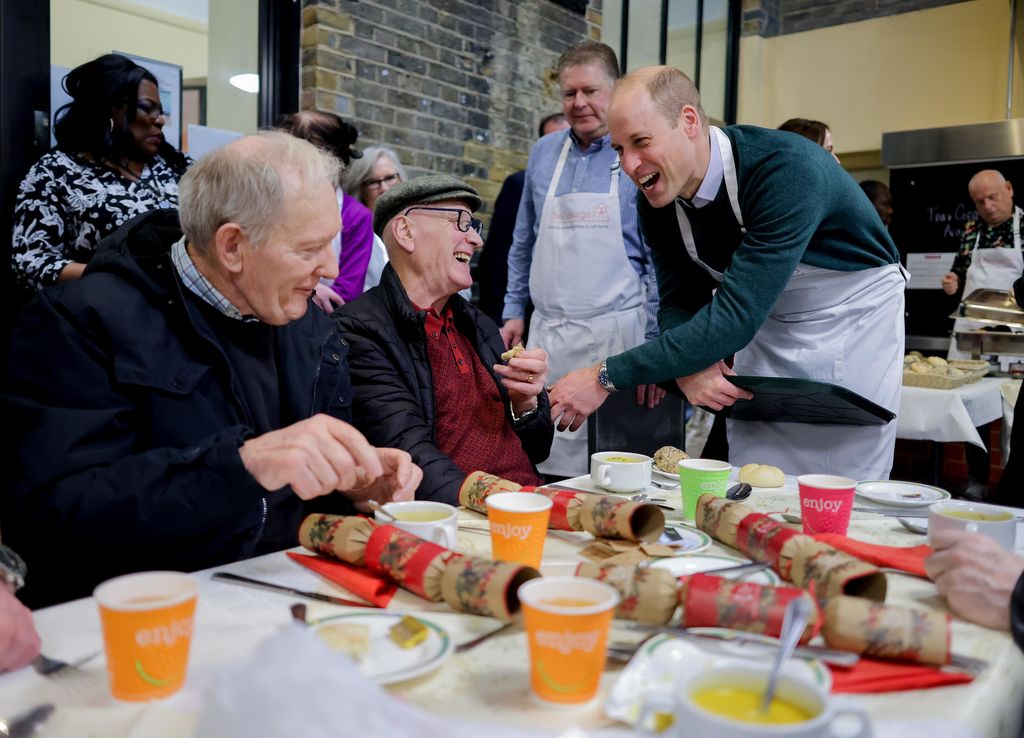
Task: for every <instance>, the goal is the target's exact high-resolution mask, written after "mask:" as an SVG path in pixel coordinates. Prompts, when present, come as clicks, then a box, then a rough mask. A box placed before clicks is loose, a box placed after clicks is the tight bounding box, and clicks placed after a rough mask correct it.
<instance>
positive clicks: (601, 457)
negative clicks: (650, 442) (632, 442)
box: [590, 451, 654, 492]
mask: <svg viewBox="0 0 1024 738" xmlns="http://www.w3.org/2000/svg"><path fill="white" fill-rule="evenodd" d="M653 464H654V460H653V459H652V458H651V457H650V456H644V455H643V454H634V453H632V452H629V451H599V452H597V453H596V454H591V456H590V481H591V482H593V483H594V485H595V486H597V487H601V488H602V489H606V490H608V491H609V492H640V491H643V490H645V489H647V488H648V487H650V486H651V467H652V465H653Z"/></svg>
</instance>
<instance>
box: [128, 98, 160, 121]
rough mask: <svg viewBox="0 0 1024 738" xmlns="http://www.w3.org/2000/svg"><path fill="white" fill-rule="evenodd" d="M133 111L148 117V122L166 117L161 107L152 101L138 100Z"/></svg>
mask: <svg viewBox="0 0 1024 738" xmlns="http://www.w3.org/2000/svg"><path fill="white" fill-rule="evenodd" d="M135 109H136V110H138V111H141V112H143V113H145V114H146V115H148V116H149V118H150V120H156V119H157V118H162V117H164V116H166V115H167V113H165V112H164V108H163V106H162V105H161V104H160V103H158V102H154V101H152V100H139V101H138V102H136V103H135Z"/></svg>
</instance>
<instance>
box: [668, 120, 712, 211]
mask: <svg viewBox="0 0 1024 738" xmlns="http://www.w3.org/2000/svg"><path fill="white" fill-rule="evenodd" d="M708 135H709V136H710V138H711V156H710V157H709V159H708V171H707V173H706V174H705V175H704V180H703V181H702V182H701V183H700V187H698V188H697V192H696V194H695V195H694V196H693V198H692V199H690V200H684V199H683V198H681V197H680V198H677V199H678V200H679V202H681V203H682V204H683V205H685V206H686V207H693V208H702V207H704V206H705V205H708V204H710V203H711V202H713V201H714V199H715V195H717V194H718V190H719V188H721V186H722V177H723V170H722V152H721V151H720V150H719V148H718V136H711V132H710V131H708Z"/></svg>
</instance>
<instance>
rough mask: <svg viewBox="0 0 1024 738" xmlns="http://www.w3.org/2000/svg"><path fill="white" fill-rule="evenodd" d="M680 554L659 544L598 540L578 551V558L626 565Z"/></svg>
mask: <svg viewBox="0 0 1024 738" xmlns="http://www.w3.org/2000/svg"><path fill="white" fill-rule="evenodd" d="M681 553H682V552H681V551H680V550H679V549H677V548H674V547H672V546H665V545H663V544H661V543H655V542H646V541H623V540H619V539H616V538H598V539H597V540H595V541H594V542H593V543H591V544H589V545H587V546H586V547H585V548H584V549H583V550H582V551H580V556H582V557H583V558H585V559H590V560H591V561H599V562H600V563H602V564H622V565H628V564H639V563H640V562H642V561H647V560H649V559H653V558H663V557H666V556H679V555H680V554H681Z"/></svg>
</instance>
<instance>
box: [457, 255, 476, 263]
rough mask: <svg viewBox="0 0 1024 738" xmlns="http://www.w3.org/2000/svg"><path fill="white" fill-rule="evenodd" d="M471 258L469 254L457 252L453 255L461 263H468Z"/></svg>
mask: <svg viewBox="0 0 1024 738" xmlns="http://www.w3.org/2000/svg"><path fill="white" fill-rule="evenodd" d="M471 258H473V257H472V256H471V255H470V254H463V253H458V254H456V255H455V259H456V260H457V261H461V262H462V263H463V264H468V263H469V260H470V259H471Z"/></svg>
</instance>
